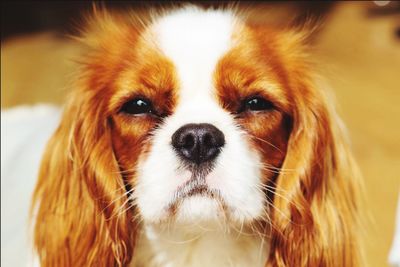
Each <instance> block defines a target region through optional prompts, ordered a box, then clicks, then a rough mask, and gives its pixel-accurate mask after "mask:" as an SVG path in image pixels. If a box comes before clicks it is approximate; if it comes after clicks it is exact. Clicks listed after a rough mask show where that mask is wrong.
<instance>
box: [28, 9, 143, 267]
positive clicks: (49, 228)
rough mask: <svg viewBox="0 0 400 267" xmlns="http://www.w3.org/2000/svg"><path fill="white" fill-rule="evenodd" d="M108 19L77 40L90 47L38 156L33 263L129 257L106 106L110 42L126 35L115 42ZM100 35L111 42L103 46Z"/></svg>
mask: <svg viewBox="0 0 400 267" xmlns="http://www.w3.org/2000/svg"><path fill="white" fill-rule="evenodd" d="M97 16H99V15H97ZM108 16H109V15H107V14H106V13H103V14H102V15H101V18H100V19H99V18H95V20H96V21H97V23H98V25H99V26H101V27H102V29H103V31H102V32H101V33H100V32H98V33H97V36H98V38H100V39H99V40H94V39H90V38H92V37H93V36H90V37H89V39H88V40H85V42H86V45H88V47H89V46H93V48H92V50H90V53H89V54H88V56H87V57H85V58H84V60H82V61H83V62H82V63H83V66H82V69H81V71H80V77H79V79H78V82H77V85H76V89H75V90H74V92H73V93H72V95H71V97H70V99H69V102H68V103H67V105H66V107H65V110H64V114H63V116H62V121H61V124H60V126H59V127H58V129H57V131H56V132H55V134H54V135H53V137H52V138H51V140H50V141H49V143H48V145H47V148H46V152H45V155H44V157H43V161H42V165H41V169H40V174H39V180H38V183H37V186H36V190H35V193H34V198H33V207H32V210H33V214H34V217H35V220H36V224H35V229H34V243H35V247H36V250H37V252H38V254H39V258H40V262H41V266H124V265H126V264H128V263H129V262H130V260H131V258H132V253H133V248H134V241H135V225H134V222H133V216H134V215H133V214H132V210H130V209H128V208H127V207H128V205H129V204H130V203H129V200H128V196H127V192H126V189H125V186H124V181H123V178H122V176H121V174H120V170H119V166H118V163H117V160H116V158H115V156H114V152H113V146H112V143H111V142H112V138H111V132H110V120H109V116H110V114H109V110H108V107H107V101H108V99H109V98H110V95H109V94H110V93H109V91H110V90H109V88H108V86H109V84H110V82H111V80H110V79H111V78H112V76H113V73H114V74H115V71H116V69H117V68H118V66H117V60H116V59H117V58H118V53H120V52H121V51H118V50H115V49H116V47H115V43H114V42H128V41H129V42H130V41H132V40H131V39H129V38H132V37H131V36H130V37H126V38H125V37H123V31H124V28H123V26H124V25H120V26H119V28H118V29H115V27H117V24H116V23H117V22H116V21H115V20H112V18H110V17H108ZM102 38H107V39H108V38H111V39H108V43H110V45H111V47H104V46H103V45H106V44H107V41H106V40H104V39H102ZM118 38H120V39H118ZM121 38H125V39H124V40H122V39H121ZM99 46H100V47H99ZM95 49H97V50H95ZM108 49H114V50H112V51H110V50H108ZM101 51H103V52H105V53H103V54H102V53H101ZM121 53H122V52H121Z"/></svg>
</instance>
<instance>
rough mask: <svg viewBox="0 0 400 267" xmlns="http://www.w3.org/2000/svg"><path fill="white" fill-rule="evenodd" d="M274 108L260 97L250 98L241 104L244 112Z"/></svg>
mask: <svg viewBox="0 0 400 267" xmlns="http://www.w3.org/2000/svg"><path fill="white" fill-rule="evenodd" d="M272 108H274V105H273V104H272V103H271V102H270V101H268V100H265V99H264V98H262V97H258V96H257V97H252V98H248V99H246V100H245V102H244V103H243V109H244V110H252V111H260V110H269V109H272Z"/></svg>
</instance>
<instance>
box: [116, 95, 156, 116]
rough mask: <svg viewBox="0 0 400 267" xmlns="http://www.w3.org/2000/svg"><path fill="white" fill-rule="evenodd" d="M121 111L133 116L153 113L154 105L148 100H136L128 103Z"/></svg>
mask: <svg viewBox="0 0 400 267" xmlns="http://www.w3.org/2000/svg"><path fill="white" fill-rule="evenodd" d="M120 111H121V112H124V113H127V114H132V115H138V114H146V113H153V105H152V104H151V102H150V100H148V99H144V98H135V99H133V100H130V101H128V102H126V103H125V104H124V105H123V106H122V108H121V110H120Z"/></svg>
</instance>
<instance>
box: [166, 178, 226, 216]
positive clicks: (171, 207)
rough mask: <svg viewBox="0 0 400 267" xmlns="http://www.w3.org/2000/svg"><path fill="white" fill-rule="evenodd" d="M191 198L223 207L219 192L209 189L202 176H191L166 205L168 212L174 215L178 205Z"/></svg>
mask: <svg viewBox="0 0 400 267" xmlns="http://www.w3.org/2000/svg"><path fill="white" fill-rule="evenodd" d="M191 197H200V198H208V199H210V200H214V201H216V202H218V203H219V204H221V205H224V204H223V203H224V201H223V198H222V196H221V193H220V191H219V190H218V189H213V188H210V187H209V186H208V185H207V183H206V180H205V177H204V176H192V177H191V179H189V180H188V181H187V182H185V183H184V184H183V185H181V186H179V187H178V188H177V190H176V191H175V192H174V195H173V197H172V200H171V202H170V203H169V204H168V205H167V210H168V212H169V213H170V214H172V215H174V214H175V213H176V211H177V209H178V208H179V207H180V205H181V204H182V203H183V202H184V201H185V200H186V199H189V198H191Z"/></svg>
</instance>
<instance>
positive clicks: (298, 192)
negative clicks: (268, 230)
mask: <svg viewBox="0 0 400 267" xmlns="http://www.w3.org/2000/svg"><path fill="white" fill-rule="evenodd" d="M302 40H304V38H303V37H302V36H301V34H299V33H284V34H283V35H281V36H279V40H278V41H277V42H276V44H277V47H278V48H277V49H280V52H279V55H281V60H282V65H283V66H284V68H285V69H286V74H287V75H286V79H287V80H286V81H287V86H288V88H289V90H288V91H289V94H288V95H289V98H290V101H291V103H293V104H292V108H291V109H292V130H291V134H290V138H289V143H288V149H287V155H286V158H285V161H284V163H283V166H282V169H283V171H282V173H281V174H280V175H279V176H278V178H277V180H276V192H277V194H276V195H275V196H274V200H273V205H274V207H273V208H271V212H272V225H273V227H272V237H271V251H270V257H269V261H268V263H267V266H358V265H359V264H360V253H359V252H360V247H359V243H358V235H359V230H360V229H359V221H358V211H359V200H358V195H359V194H358V190H360V179H359V174H358V171H357V168H356V166H355V164H354V162H353V158H352V156H351V154H350V152H349V149H348V144H347V143H346V140H345V137H344V135H343V129H342V126H341V122H340V120H339V118H338V116H337V115H336V113H335V111H334V109H333V108H331V104H330V103H328V102H327V101H326V98H325V95H324V92H323V91H322V90H321V88H319V87H318V86H317V85H316V83H315V81H316V79H315V77H313V73H314V72H313V67H312V66H311V65H310V63H307V60H306V58H307V56H306V54H305V51H304V50H303V49H304V48H303V46H302V44H301V43H302Z"/></svg>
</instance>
